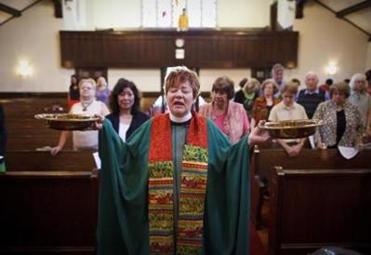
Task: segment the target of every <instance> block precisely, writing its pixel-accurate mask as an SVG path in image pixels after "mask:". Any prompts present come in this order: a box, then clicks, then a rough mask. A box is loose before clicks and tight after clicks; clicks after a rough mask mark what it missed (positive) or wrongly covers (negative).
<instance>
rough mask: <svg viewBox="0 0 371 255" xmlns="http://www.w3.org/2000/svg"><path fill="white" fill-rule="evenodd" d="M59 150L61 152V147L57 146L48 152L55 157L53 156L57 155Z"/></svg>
mask: <svg viewBox="0 0 371 255" xmlns="http://www.w3.org/2000/svg"><path fill="white" fill-rule="evenodd" d="M61 150H62V146H60V145H57V146H55V147H53V148H52V149H51V150H50V154H52V156H55V155H57V154H58V153H59V152H60V151H61Z"/></svg>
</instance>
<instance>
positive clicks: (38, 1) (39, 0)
mask: <svg viewBox="0 0 371 255" xmlns="http://www.w3.org/2000/svg"><path fill="white" fill-rule="evenodd" d="M41 1H44V0H37V1H35V2H33V3H32V4H30V5H29V6H27V7H25V8H23V9H22V10H21V11H20V12H21V13H23V12H24V11H26V10H27V9H29V8H31V7H32V6H34V5H36V4H38V3H40V2H41ZM14 18H17V16H12V17H10V18H9V19H7V20H5V21H4V22H2V23H0V26H1V25H4V24H5V23H7V22H9V21H11V20H12V19H14Z"/></svg>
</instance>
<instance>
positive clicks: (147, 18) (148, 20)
mask: <svg viewBox="0 0 371 255" xmlns="http://www.w3.org/2000/svg"><path fill="white" fill-rule="evenodd" d="M156 19H157V17H156V1H153V0H142V26H143V27H157V20H156Z"/></svg>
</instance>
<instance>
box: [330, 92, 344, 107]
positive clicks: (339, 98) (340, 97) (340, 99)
mask: <svg viewBox="0 0 371 255" xmlns="http://www.w3.org/2000/svg"><path fill="white" fill-rule="evenodd" d="M331 99H332V101H334V102H335V103H336V105H343V104H344V103H345V99H346V97H345V95H344V94H343V93H339V91H336V90H335V91H334V92H333V93H332V98H331Z"/></svg>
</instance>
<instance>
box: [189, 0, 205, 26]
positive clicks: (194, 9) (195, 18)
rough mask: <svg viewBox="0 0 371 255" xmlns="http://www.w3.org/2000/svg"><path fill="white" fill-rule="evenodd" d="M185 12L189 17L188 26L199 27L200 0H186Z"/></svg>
mask: <svg viewBox="0 0 371 255" xmlns="http://www.w3.org/2000/svg"><path fill="white" fill-rule="evenodd" d="M187 13H188V19H189V27H201V26H202V25H201V17H202V10H201V0H188V3H187Z"/></svg>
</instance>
